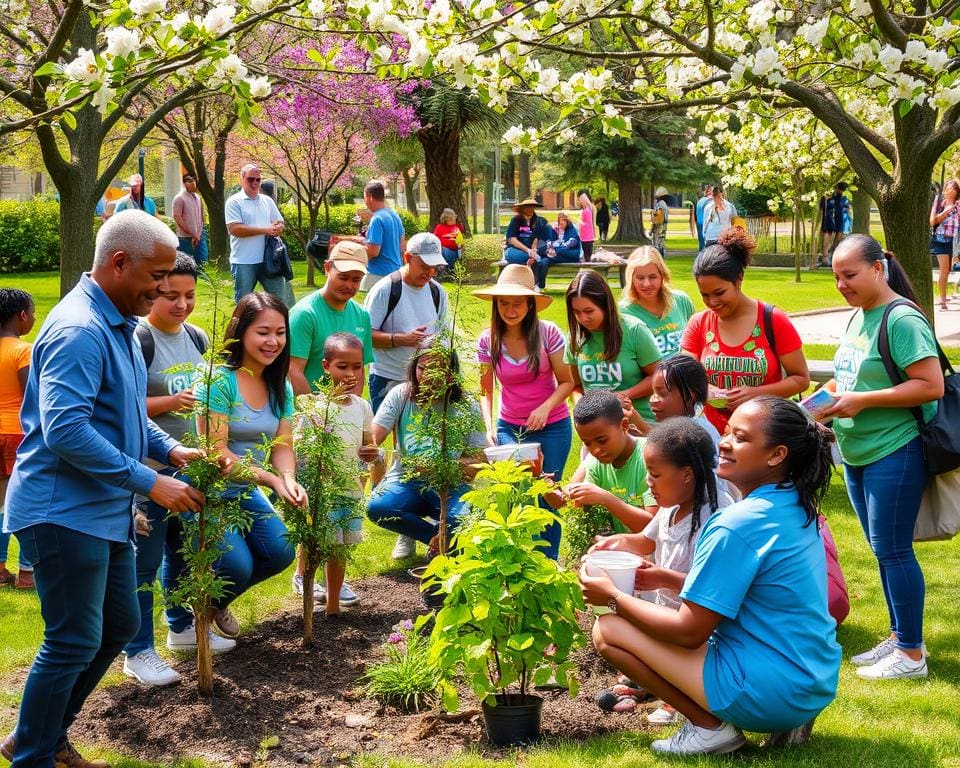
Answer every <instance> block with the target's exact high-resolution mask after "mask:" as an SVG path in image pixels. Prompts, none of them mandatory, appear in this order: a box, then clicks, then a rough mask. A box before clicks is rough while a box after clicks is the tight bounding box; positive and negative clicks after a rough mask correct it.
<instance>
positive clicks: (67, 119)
mask: <svg viewBox="0 0 960 768" xmlns="http://www.w3.org/2000/svg"><path fill="white" fill-rule="evenodd" d="M60 122H61V123H63V125H64V126H65V127H67V128H69V129H70V130H71V131H75V130H77V116H76V115H75V114H73V112H70V111H67V112H64V113H63V114H62V115H60Z"/></svg>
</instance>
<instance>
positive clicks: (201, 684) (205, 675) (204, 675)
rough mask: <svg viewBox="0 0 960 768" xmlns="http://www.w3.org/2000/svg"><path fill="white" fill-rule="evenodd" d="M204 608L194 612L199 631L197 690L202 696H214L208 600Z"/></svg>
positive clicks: (196, 626)
mask: <svg viewBox="0 0 960 768" xmlns="http://www.w3.org/2000/svg"><path fill="white" fill-rule="evenodd" d="M201 605H202V609H201V610H199V611H195V612H194V629H195V630H196V632H197V690H198V691H199V692H200V695H201V696H206V697H210V696H213V653H212V651H211V650H210V635H209V634H208V632H209V629H210V619H209V618H208V615H207V614H208V606H207V601H206V600H204V601H202V603H201Z"/></svg>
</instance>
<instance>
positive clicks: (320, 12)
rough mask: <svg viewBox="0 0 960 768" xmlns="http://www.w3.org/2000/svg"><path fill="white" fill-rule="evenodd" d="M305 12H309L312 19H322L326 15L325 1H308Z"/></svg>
mask: <svg viewBox="0 0 960 768" xmlns="http://www.w3.org/2000/svg"><path fill="white" fill-rule="evenodd" d="M307 10H308V11H309V12H310V15H311V16H313V18H315V19H320V18H323V17H324V16H326V15H327V1H326V0H310V5H308V6H307Z"/></svg>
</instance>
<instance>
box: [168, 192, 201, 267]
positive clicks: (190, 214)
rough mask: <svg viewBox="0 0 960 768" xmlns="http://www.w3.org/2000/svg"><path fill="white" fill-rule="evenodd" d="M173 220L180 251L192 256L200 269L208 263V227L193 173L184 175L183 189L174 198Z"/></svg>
mask: <svg viewBox="0 0 960 768" xmlns="http://www.w3.org/2000/svg"><path fill="white" fill-rule="evenodd" d="M173 220H174V221H175V222H176V223H177V237H178V238H179V240H180V250H181V251H183V252H184V253H186V254H187V255H188V256H192V257H193V260H194V261H195V262H196V263H197V266H198V267H203V266H205V265H206V263H207V227H206V225H205V224H204V223H203V198H201V197H200V195H199V193H198V192H197V180H196V179H195V178H194V176H193V174H192V173H185V174H183V189H182V190H180V192H179V194H178V195H177V196H176V197H175V198H173Z"/></svg>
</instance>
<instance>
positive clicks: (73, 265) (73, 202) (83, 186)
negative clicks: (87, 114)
mask: <svg viewBox="0 0 960 768" xmlns="http://www.w3.org/2000/svg"><path fill="white" fill-rule="evenodd" d="M93 168H94V170H93V174H85V173H76V174H74V173H69V174H67V175H68V176H69V177H71V178H72V179H73V178H75V181H73V182H72V183H71V182H65V181H64V179H63V178H62V177H61V178H55V177H54V175H53V174H51V175H50V177H51V179H53V183H54V184H55V185H56V187H57V189H58V190H59V191H60V295H61V296H65V295H66V294H67V293H68V292H69V291H70V290H71V289H72V288H73V286H75V285H76V284H77V282H78V281H79V280H80V275H81V274H83V273H84V272H86V271H87V270H89V269H90V267H91V265H92V264H93V247H94V246H93V240H94V238H93V211H94V209H95V208H96V205H97V193H96V181H97V180H96V176H95V175H94V174H96V165H94V166H93ZM58 176H60V174H58Z"/></svg>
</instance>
